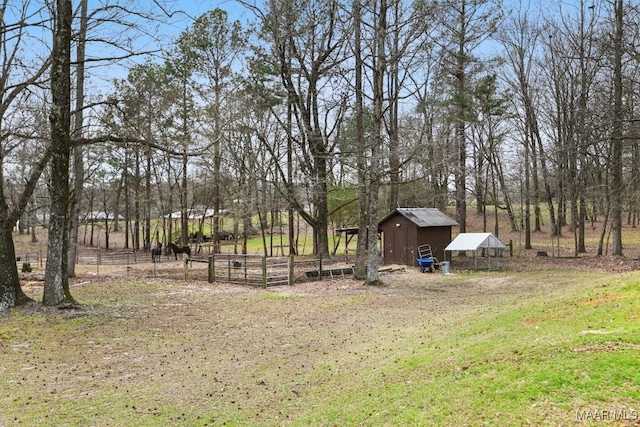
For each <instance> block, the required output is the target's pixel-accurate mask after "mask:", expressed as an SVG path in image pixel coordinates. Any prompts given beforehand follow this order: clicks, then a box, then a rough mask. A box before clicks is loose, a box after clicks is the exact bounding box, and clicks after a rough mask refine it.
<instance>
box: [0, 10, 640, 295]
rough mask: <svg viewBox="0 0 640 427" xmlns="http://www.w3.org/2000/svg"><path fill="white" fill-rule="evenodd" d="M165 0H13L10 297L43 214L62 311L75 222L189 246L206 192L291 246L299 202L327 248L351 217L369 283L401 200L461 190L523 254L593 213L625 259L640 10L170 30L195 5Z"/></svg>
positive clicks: (1, 275) (8, 137) (604, 249)
mask: <svg viewBox="0 0 640 427" xmlns="http://www.w3.org/2000/svg"><path fill="white" fill-rule="evenodd" d="M152 6H153V8H152V9H153V10H142V6H131V5H129V4H128V3H126V4H125V2H119V1H118V0H102V1H101V2H99V4H98V5H97V6H95V8H94V9H90V8H89V4H88V3H87V2H86V0H77V1H72V0H56V1H55V2H49V1H29V2H24V1H23V2H13V1H9V0H7V1H5V2H4V3H3V5H2V6H0V8H1V9H0V18H2V20H3V26H2V30H1V31H2V33H1V34H2V38H0V44H1V46H2V49H1V53H0V59H1V60H2V70H1V72H2V76H1V78H0V91H1V93H2V97H1V98H0V101H1V102H2V104H1V105H2V108H1V109H0V113H1V115H0V130H1V132H0V144H1V147H0V162H1V163H2V168H1V169H0V170H1V173H2V186H0V306H2V307H7V306H13V305H16V304H19V303H21V302H23V301H25V300H26V296H25V295H24V294H23V293H22V291H21V289H20V284H19V279H18V272H17V265H16V263H15V249H14V245H13V234H12V231H13V228H14V227H15V226H16V224H18V223H20V224H21V226H24V224H29V223H34V222H35V218H36V216H37V215H36V214H37V213H38V212H47V214H48V217H49V221H48V234H49V235H48V241H49V244H48V248H47V266H46V274H45V291H44V296H43V301H44V302H45V303H46V304H51V305H56V304H61V303H65V302H74V301H73V296H72V295H71V294H70V292H69V286H68V277H69V276H73V275H74V274H75V272H74V265H75V263H74V262H73V260H74V259H75V256H76V255H75V251H76V246H77V242H78V240H79V233H78V231H79V227H80V219H81V218H82V216H83V214H86V213H87V212H92V211H96V210H102V211H104V212H111V213H113V215H114V217H115V218H118V217H119V215H122V216H123V218H124V220H123V224H122V226H123V227H124V229H125V235H126V242H125V245H126V246H127V247H129V248H132V249H134V250H150V249H151V247H152V246H154V244H155V243H157V241H158V240H159V239H160V237H159V236H160V233H159V230H158V227H159V225H158V224H161V227H162V231H163V233H162V235H163V236H170V237H171V238H172V239H173V238H178V239H180V240H182V241H183V242H186V241H187V240H188V238H189V233H190V229H189V216H190V215H189V214H190V212H191V211H192V210H193V208H194V207H195V206H198V207H199V208H201V209H203V210H204V209H207V210H210V211H211V212H212V213H213V214H212V215H213V217H214V220H213V221H212V224H213V225H212V230H211V232H212V236H213V238H214V240H215V239H218V238H219V236H220V235H221V234H222V232H223V231H224V230H222V229H221V221H220V218H222V216H223V215H231V216H233V218H234V228H235V230H234V233H235V234H236V235H238V234H244V235H245V236H246V235H247V234H248V232H249V230H252V229H254V224H252V219H253V218H254V217H256V216H257V218H258V219H259V222H260V224H259V226H258V227H257V229H258V230H259V232H260V231H262V232H264V230H267V229H269V228H271V229H273V228H275V227H282V228H286V229H287V233H286V234H287V235H288V237H289V252H290V253H291V254H296V253H297V252H298V250H299V246H298V241H297V235H298V229H299V225H298V224H296V223H295V220H294V219H295V218H296V217H300V218H302V219H303V221H305V222H306V223H307V224H308V226H309V227H310V228H311V229H312V230H313V245H314V253H315V254H316V255H318V256H330V254H331V250H330V249H331V248H330V247H329V230H330V228H331V227H332V226H334V227H343V226H358V235H359V236H360V238H359V239H358V244H357V245H358V246H357V256H356V276H357V277H360V278H364V279H365V280H366V282H367V283H375V282H377V281H378V280H379V278H378V254H377V224H378V221H379V219H380V217H381V216H384V215H385V214H386V213H388V212H389V211H390V210H392V209H394V208H395V207H398V206H403V207H405V206H417V207H419V206H434V207H439V208H441V209H445V208H446V207H447V206H450V205H455V215H456V219H457V221H458V222H459V223H460V231H461V232H465V231H466V225H467V212H468V211H469V208H470V207H472V208H474V209H475V210H476V213H477V214H478V215H480V216H481V217H482V219H483V223H484V228H485V229H486V230H490V231H494V232H495V233H496V234H498V233H499V228H498V220H497V218H498V212H499V211H504V212H506V214H507V217H508V219H509V224H510V227H511V229H513V230H523V231H524V235H525V247H526V248H531V247H532V244H531V233H533V232H539V231H541V230H542V229H543V226H545V225H546V226H548V228H549V229H550V232H551V234H552V235H559V234H560V233H562V230H563V228H564V229H565V230H569V232H571V233H573V234H574V236H575V248H574V250H575V253H576V254H579V253H581V252H585V251H586V247H585V228H586V227H588V226H591V227H596V224H597V227H599V229H600V239H599V243H598V249H597V251H598V254H599V255H604V254H607V253H608V254H612V255H623V241H622V227H623V224H624V223H625V222H626V223H627V224H629V225H631V226H636V225H637V222H638V196H639V187H638V178H637V177H638V176H639V174H638V168H639V166H640V146H639V144H638V138H637V136H636V130H637V127H638V123H639V120H638V119H637V111H636V110H637V109H638V107H637V106H636V103H637V99H638V87H639V86H638V84H637V78H638V70H639V67H638V61H639V60H640V54H639V52H638V48H637V46H638V37H639V35H640V33H639V28H638V25H639V22H640V20H639V16H640V15H639V10H638V5H637V4H635V3H633V2H628V1H624V0H597V1H593V0H591V1H585V0H573V1H568V2H564V3H558V4H557V5H553V6H551V7H549V6H547V7H546V8H545V9H542V5H540V6H533V5H531V3H530V2H506V1H505V2H503V1H501V0H457V1H447V0H445V1H431V0H419V1H402V0H371V1H362V0H353V1H351V2H348V1H338V0H325V1H315V0H270V1H265V2H260V3H258V2H249V1H244V0H243V1H237V2H235V3H234V4H233V10H231V9H230V10H229V11H226V10H223V9H222V8H214V9H212V10H211V11H209V12H207V13H205V14H203V15H202V16H198V17H194V19H193V20H191V21H189V23H188V25H187V26H186V27H185V28H184V30H182V31H181V32H180V33H179V34H177V35H175V36H170V37H169V39H168V40H167V39H166V38H165V39H163V40H157V41H155V39H153V38H152V36H154V32H156V29H158V31H160V30H161V29H162V28H163V26H162V23H163V22H166V21H167V20H169V19H173V18H174V17H175V16H181V17H185V16H186V15H184V14H182V13H180V11H171V10H170V8H169V7H168V5H167V4H164V3H163V2H162V1H159V0H156V1H154V2H153V5H152ZM92 7H94V6H92ZM238 10H241V11H242V13H243V18H242V19H234V18H232V16H234V13H237V11H238ZM231 12H233V13H231ZM185 19H186V18H185ZM143 40H146V42H143ZM149 40H154V43H156V44H153V43H150V42H149ZM151 45H153V46H156V45H157V46H160V47H158V48H155V47H152V48H148V46H151ZM116 66H117V67H120V68H124V69H125V74H126V77H120V78H113V77H112V76H110V73H113V70H114V69H115V68H114V67H116ZM175 212H179V215H178V216H179V218H180V220H179V222H180V223H179V225H178V226H175V225H174V223H173V221H171V220H167V219H166V218H167V215H168V214H171V213H175ZM283 213H286V215H285V214H283ZM158 218H163V219H162V220H161V221H158V220H157V219H158ZM282 218H284V219H282ZM116 221H118V220H117V219H116ZM202 221H204V216H203V218H202ZM202 221H201V222H202ZM545 221H548V222H549V224H545ZM116 225H118V224H117V222H116ZM174 227H175V228H174ZM165 238H166V237H165ZM245 242H246V240H245ZM165 243H166V242H165ZM244 250H246V246H245V248H244ZM264 250H265V252H266V251H267V247H266V244H265V248H264Z"/></svg>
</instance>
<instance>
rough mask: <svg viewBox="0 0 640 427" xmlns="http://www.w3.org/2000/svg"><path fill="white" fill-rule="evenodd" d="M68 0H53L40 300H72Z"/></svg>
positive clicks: (70, 14)
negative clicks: (47, 199)
mask: <svg viewBox="0 0 640 427" xmlns="http://www.w3.org/2000/svg"><path fill="white" fill-rule="evenodd" d="M71 3H72V2H71V0H57V1H56V4H55V9H54V21H55V29H54V32H53V50H52V54H51V57H52V62H51V101H52V107H51V113H50V116H49V121H50V122H51V146H52V157H51V184H50V187H49V191H50V194H51V218H50V220H49V240H48V245H47V267H46V271H45V283H44V296H43V303H44V304H46V305H58V304H61V303H63V302H70V303H74V302H75V301H74V299H73V297H72V296H71V293H70V291H69V279H68V268H67V262H68V246H69V240H68V232H69V195H70V192H69V159H70V156H71V134H70V130H71V41H72V38H73V33H72V21H73V8H72V4H71Z"/></svg>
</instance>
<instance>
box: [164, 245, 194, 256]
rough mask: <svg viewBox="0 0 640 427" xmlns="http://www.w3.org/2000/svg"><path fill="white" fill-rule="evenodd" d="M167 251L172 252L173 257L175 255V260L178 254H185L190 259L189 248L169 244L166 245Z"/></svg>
mask: <svg viewBox="0 0 640 427" xmlns="http://www.w3.org/2000/svg"><path fill="white" fill-rule="evenodd" d="M167 247H168V248H169V250H171V251H173V255H175V257H176V260H177V259H178V254H183V253H184V254H187V256H188V257H189V258H191V248H190V247H189V246H178V245H176V244H175V243H169V244H168V245H167Z"/></svg>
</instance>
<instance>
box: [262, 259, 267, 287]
mask: <svg viewBox="0 0 640 427" xmlns="http://www.w3.org/2000/svg"><path fill="white" fill-rule="evenodd" d="M262 284H263V285H264V287H265V289H266V288H267V257H266V256H264V255H263V256H262Z"/></svg>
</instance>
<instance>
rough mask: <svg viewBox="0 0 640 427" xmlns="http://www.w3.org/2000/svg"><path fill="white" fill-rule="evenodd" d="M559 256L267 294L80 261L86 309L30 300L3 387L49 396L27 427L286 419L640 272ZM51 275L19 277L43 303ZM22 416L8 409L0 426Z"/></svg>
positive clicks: (78, 286) (161, 270) (2, 343)
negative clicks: (574, 292)
mask: <svg viewBox="0 0 640 427" xmlns="http://www.w3.org/2000/svg"><path fill="white" fill-rule="evenodd" d="M539 246H541V245H539ZM628 249H629V251H630V252H631V251H633V250H635V249H634V248H633V247H630V248H628ZM631 253H633V252H631ZM636 253H637V252H636ZM562 255H563V257H551V256H548V257H537V256H536V254H535V252H534V251H529V252H526V251H520V252H519V256H518V257H517V258H514V259H511V260H504V262H503V263H502V265H501V268H502V271H501V272H491V273H486V272H478V273H474V274H466V272H467V271H469V269H470V267H471V263H472V260H471V259H458V260H455V261H454V268H453V271H454V273H456V274H453V275H448V276H445V275H443V274H441V273H440V272H437V273H433V274H429V273H420V272H419V270H418V269H417V268H411V267H401V266H394V268H393V272H391V273H383V274H382V277H381V278H382V280H383V281H384V283H385V284H384V285H383V286H376V287H372V286H364V285H363V284H362V283H361V282H359V281H355V280H352V279H351V278H344V279H330V280H322V281H308V282H298V283H296V284H295V285H294V286H281V287H274V288H270V289H262V288H256V287H249V286H243V285H231V284H224V283H214V284H209V283H207V282H206V281H204V280H193V279H190V280H187V281H185V280H180V279H179V277H180V275H181V273H182V272H183V270H184V267H183V263H182V261H180V260H179V261H173V260H163V262H162V263H160V264H158V265H153V264H151V263H150V262H143V263H140V264H136V265H133V266H128V268H127V270H126V271H127V275H129V274H130V275H131V277H128V278H127V277H123V275H122V271H123V270H122V266H100V271H99V272H96V271H95V268H96V267H95V266H78V270H77V272H78V277H76V278H74V279H72V280H71V291H72V294H73V295H74V296H75V297H76V298H77V299H78V301H79V302H80V303H81V304H82V305H81V306H80V307H79V308H76V309H66V310H61V309H58V308H47V307H42V306H41V305H39V304H36V303H34V304H30V305H28V306H25V307H20V308H18V309H16V310H15V311H14V313H13V314H12V319H10V320H9V322H15V325H16V330H15V331H13V332H7V333H6V334H5V335H0V359H1V360H2V363H1V364H0V380H2V382H3V389H4V390H3V393H4V395H5V396H12V397H11V398H12V401H13V403H14V404H15V407H14V408H21V407H24V406H25V405H29V403H30V402H34V401H37V402H39V403H38V404H37V405H33V404H32V405H31V409H32V410H31V411H30V415H29V417H30V418H28V419H27V421H28V422H27V424H29V423H31V424H32V423H33V422H34V421H35V422H41V423H47V420H51V419H53V420H55V419H59V418H57V417H67V418H65V419H67V420H68V423H69V425H89V424H92V425H103V426H108V425H122V422H132V421H134V420H136V421H139V422H138V424H140V425H166V424H168V423H169V424H173V425H193V424H200V425H206V424H214V425H219V424H223V423H224V422H233V421H234V420H233V419H231V418H228V417H230V415H228V414H230V413H236V414H240V415H238V416H241V417H248V418H244V420H245V421H247V420H248V421H250V422H249V423H256V422H265V421H269V422H272V423H274V424H283V423H287V422H289V421H292V420H294V419H295V416H296V415H295V414H296V412H297V411H298V410H299V409H300V408H303V407H307V406H309V405H313V393H314V392H315V391H317V390H321V389H325V388H330V387H331V384H332V379H331V378H332V376H334V375H352V376H353V381H354V382H357V381H358V376H359V375H363V369H364V368H365V367H367V368H370V369H373V370H374V371H375V366H376V364H378V363H380V362H382V361H388V359H389V358H394V357H402V356H403V355H406V354H407V353H410V352H411V351H415V349H416V347H417V346H418V347H419V346H421V345H437V337H438V335H439V334H442V333H444V332H443V331H445V330H446V328H447V325H450V324H452V323H455V322H465V321H470V319H472V318H473V316H475V315H478V314H482V313H490V312H491V311H492V310H495V309H496V307H499V306H501V305H506V304H508V305H516V306H517V305H518V304H529V303H533V302H537V301H541V300H544V299H545V298H549V297H550V296H551V295H558V294H563V293H564V292H568V290H570V289H573V288H574V287H575V286H578V285H579V284H580V283H584V282H585V281H587V282H588V281H591V280H597V279H598V278H601V277H606V275H608V274H610V273H614V272H624V271H631V270H634V269H638V268H639V267H640V262H639V261H635V260H634V259H633V257H627V258H616V257H596V256H594V255H593V254H592V253H590V254H585V255H583V256H581V257H579V258H572V257H570V256H569V255H570V254H562ZM195 268H201V267H195ZM114 271H115V272H117V273H116V274H115V275H112V274H111V272H114ZM530 271H535V272H537V273H536V274H535V275H532V274H528V273H527V272H530ZM522 272H524V274H523V273H522ZM576 272H578V273H576ZM169 277H172V278H169ZM41 279H42V275H41V273H40V272H38V271H36V272H35V273H30V274H23V276H22V285H23V289H24V290H25V292H26V293H27V294H28V295H30V296H32V297H33V298H35V299H36V300H38V299H40V298H41V295H42V286H43V283H42V280H41ZM24 318H30V319H32V320H28V322H32V323H33V324H37V323H38V322H39V320H38V319H45V320H44V322H45V323H46V324H47V325H49V326H50V327H48V328H43V329H38V331H39V332H38V333H40V334H42V335H40V336H39V335H33V334H32V333H30V332H29V331H28V330H26V329H25V330H21V328H22V326H20V325H23V324H24V320H23V321H22V322H21V321H20V320H19V319H24ZM70 319H77V320H76V322H75V323H74V322H68V320H70ZM381 343H386V344H381ZM389 343H391V344H389ZM444 350H445V349H443V351H444ZM15 373H20V374H19V375H15ZM3 398H4V397H3ZM65 414H66V415H65ZM69 414H71V415H69ZM218 414H226V415H218ZM21 417H22V414H21V412H20V411H19V410H18V409H8V410H5V411H3V413H1V414H0V425H18V424H21ZM225 417H227V418H225ZM236 421H237V420H236ZM49 422H50V421H49Z"/></svg>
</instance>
